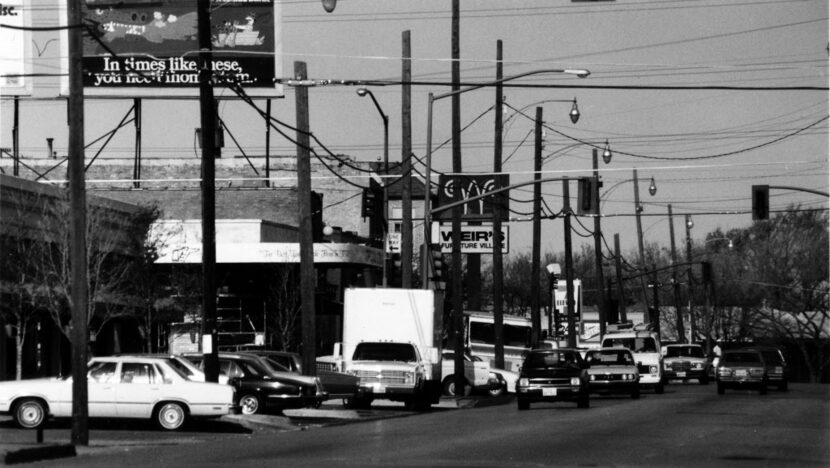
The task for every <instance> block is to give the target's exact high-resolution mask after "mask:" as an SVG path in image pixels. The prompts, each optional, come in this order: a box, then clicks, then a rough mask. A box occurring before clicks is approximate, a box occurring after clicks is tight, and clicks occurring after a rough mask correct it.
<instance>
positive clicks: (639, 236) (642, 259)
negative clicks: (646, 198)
mask: <svg viewBox="0 0 830 468" xmlns="http://www.w3.org/2000/svg"><path fill="white" fill-rule="evenodd" d="M642 211H643V207H642V206H641V205H640V180H639V179H638V178H637V169H636V168H635V169H634V218H635V219H636V222H637V249H638V252H639V257H640V259H639V260H640V265H639V267H640V269H641V270H642V271H646V255H645V247H644V246H643V221H642V219H641V216H640V213H641V212H642ZM640 286H642V292H643V308H644V309H645V315H648V292H647V289H646V280H645V276H642V277H640Z"/></svg>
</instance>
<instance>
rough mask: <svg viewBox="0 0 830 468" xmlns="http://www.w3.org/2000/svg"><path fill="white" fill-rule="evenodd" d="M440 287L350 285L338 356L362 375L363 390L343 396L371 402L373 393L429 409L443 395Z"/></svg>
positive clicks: (359, 403)
mask: <svg viewBox="0 0 830 468" xmlns="http://www.w3.org/2000/svg"><path fill="white" fill-rule="evenodd" d="M442 303H443V296H442V293H441V292H438V291H432V290H427V289H393V288H349V289H346V291H345V297H344V303H343V342H342V343H341V344H335V349H334V354H335V358H336V359H338V360H339V361H340V363H339V364H340V365H339V367H340V368H341V369H342V371H343V372H347V373H350V374H353V375H356V376H358V377H359V378H360V386H361V390H362V391H363V392H362V396H361V397H359V398H356V399H353V401H352V400H347V401H344V403H345V404H346V405H347V406H352V407H368V406H369V405H371V403H372V400H374V399H387V400H393V401H402V402H404V403H405V404H406V407H407V408H408V409H414V410H426V409H429V407H430V406H431V405H432V404H434V403H438V400H439V398H440V397H441V350H440V346H441V331H442V320H443V309H442Z"/></svg>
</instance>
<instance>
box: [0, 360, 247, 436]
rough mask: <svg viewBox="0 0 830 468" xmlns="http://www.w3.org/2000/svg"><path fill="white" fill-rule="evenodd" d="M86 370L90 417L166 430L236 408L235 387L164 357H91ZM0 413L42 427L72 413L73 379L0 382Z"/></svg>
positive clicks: (26, 425) (23, 424)
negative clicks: (194, 375)
mask: <svg viewBox="0 0 830 468" xmlns="http://www.w3.org/2000/svg"><path fill="white" fill-rule="evenodd" d="M88 369H89V370H88V372H87V382H88V396H89V416H90V417H93V418H140V419H152V420H153V421H155V423H156V424H157V425H158V426H159V427H160V428H161V429H165V430H176V429H179V428H181V427H182V426H183V425H184V423H185V422H186V421H187V419H188V418H190V417H193V418H202V417H205V418H210V417H219V416H222V415H225V414H230V413H233V412H235V411H236V407H235V406H234V403H233V402H234V389H233V387H231V386H229V385H222V384H218V383H205V382H191V381H188V380H187V378H186V377H185V376H184V375H183V374H182V373H181V372H180V371H179V370H177V369H176V368H174V367H173V366H171V365H170V364H169V363H168V362H167V361H166V360H165V359H160V358H151V357H136V356H114V357H96V358H93V359H92V360H90V361H89V366H88ZM0 414H7V415H11V416H12V417H13V418H14V421H15V423H16V424H17V425H18V426H19V427H21V428H27V429H34V428H37V427H40V426H42V425H43V424H44V423H45V422H46V420H47V419H48V418H49V417H50V416H52V417H56V418H68V417H71V416H72V378H71V377H67V378H57V377H55V378H45V379H31V380H18V381H7V382H0Z"/></svg>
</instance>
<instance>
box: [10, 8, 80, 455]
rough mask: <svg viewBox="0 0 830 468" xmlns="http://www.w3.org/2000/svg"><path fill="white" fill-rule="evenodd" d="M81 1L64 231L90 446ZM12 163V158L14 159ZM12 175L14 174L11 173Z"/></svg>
mask: <svg viewBox="0 0 830 468" xmlns="http://www.w3.org/2000/svg"><path fill="white" fill-rule="evenodd" d="M81 3H82V1H81V0H70V1H69V2H68V5H67V24H68V25H69V26H72V27H70V28H69V31H68V38H69V41H68V48H69V100H68V101H67V106H68V109H67V110H68V115H69V148H68V149H69V162H68V176H69V207H70V212H71V213H72V219H71V220H70V231H69V239H70V242H69V257H70V274H71V278H72V283H71V284H72V293H71V295H72V431H71V440H72V444H73V445H89V388H88V386H87V380H86V371H87V367H86V366H87V360H88V359H87V353H88V352H87V346H88V345H89V324H88V321H87V314H88V313H89V302H88V301H89V299H88V290H89V284H88V283H87V265H88V260H87V247H86V218H87V216H86V182H85V179H84V82H83V34H82V32H83V29H82V28H81V27H80V25H82V24H83V22H84V20H83V18H82V15H81ZM15 163H17V159H15ZM15 174H16V172H15Z"/></svg>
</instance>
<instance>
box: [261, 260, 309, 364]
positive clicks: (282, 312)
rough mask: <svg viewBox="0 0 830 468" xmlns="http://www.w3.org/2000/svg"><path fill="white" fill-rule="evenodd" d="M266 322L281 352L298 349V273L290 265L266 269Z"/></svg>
mask: <svg viewBox="0 0 830 468" xmlns="http://www.w3.org/2000/svg"><path fill="white" fill-rule="evenodd" d="M265 276H266V278H269V279H270V280H269V281H267V286H266V289H267V293H266V294H267V301H268V305H269V309H270V313H269V314H268V322H269V323H270V324H271V327H270V328H271V329H272V330H275V335H276V338H277V342H278V346H279V348H280V349H281V350H283V351H295V350H297V349H298V347H299V342H300V339H299V336H298V333H297V328H298V327H297V321H298V320H299V319H300V307H301V303H300V290H299V289H300V288H299V287H298V286H299V281H300V277H299V272H298V270H297V268H296V267H294V266H292V265H273V266H269V267H268V268H267V269H266V275H265Z"/></svg>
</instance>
